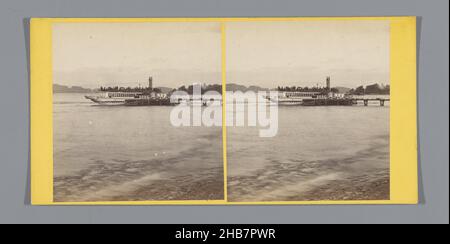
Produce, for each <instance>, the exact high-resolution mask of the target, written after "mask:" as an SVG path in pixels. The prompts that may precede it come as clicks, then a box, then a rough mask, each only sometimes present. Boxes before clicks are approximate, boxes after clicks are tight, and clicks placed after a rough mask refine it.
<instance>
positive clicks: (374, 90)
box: [348, 84, 391, 95]
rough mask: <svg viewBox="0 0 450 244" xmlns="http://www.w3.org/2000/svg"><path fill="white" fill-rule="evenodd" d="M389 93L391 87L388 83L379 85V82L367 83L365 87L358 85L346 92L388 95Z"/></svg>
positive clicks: (351, 93)
mask: <svg viewBox="0 0 450 244" xmlns="http://www.w3.org/2000/svg"><path fill="white" fill-rule="evenodd" d="M390 93H391V87H390V85H385V86H382V85H379V84H373V85H368V86H366V87H364V86H358V87H357V88H355V89H351V90H350V91H349V92H348V94H350V95H371V94H374V95H389V94H390Z"/></svg>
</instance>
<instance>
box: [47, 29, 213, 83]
mask: <svg viewBox="0 0 450 244" xmlns="http://www.w3.org/2000/svg"><path fill="white" fill-rule="evenodd" d="M53 68H54V79H53V80H54V83H57V84H61V85H68V86H73V85H76V86H83V87H87V88H98V87H100V86H116V85H117V86H132V87H135V86H139V84H140V85H142V86H146V85H147V84H148V83H147V80H148V77H149V76H153V83H154V86H155V87H158V86H165V87H171V88H174V87H179V86H181V85H189V84H192V83H194V82H201V83H218V84H220V83H221V25H220V23H198V22H197V23H186V22H183V23H60V24H55V25H54V27H53Z"/></svg>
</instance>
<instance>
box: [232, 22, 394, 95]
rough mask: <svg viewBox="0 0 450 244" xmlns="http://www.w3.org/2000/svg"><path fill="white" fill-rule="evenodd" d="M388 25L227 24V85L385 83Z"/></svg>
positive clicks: (356, 23)
mask: <svg viewBox="0 0 450 244" xmlns="http://www.w3.org/2000/svg"><path fill="white" fill-rule="evenodd" d="M389 26H390V25H389V22H388V21H360V20H357V21H347V20H345V21H344V20H340V21H301V22H243V23H241V22H236V23H227V27H226V28H227V49H226V50H227V81H228V82H233V83H238V84H242V85H247V86H248V85H258V86H262V87H265V88H274V87H277V86H286V85H289V86H302V87H303V86H315V85H316V84H317V83H319V85H320V86H325V79H326V77H327V76H331V82H332V86H344V87H349V88H354V87H356V86H359V85H368V84H372V83H384V84H389V57H390V27H389Z"/></svg>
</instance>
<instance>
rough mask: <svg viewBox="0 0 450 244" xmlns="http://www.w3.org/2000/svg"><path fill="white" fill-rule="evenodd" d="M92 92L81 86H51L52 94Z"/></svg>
mask: <svg viewBox="0 0 450 244" xmlns="http://www.w3.org/2000/svg"><path fill="white" fill-rule="evenodd" d="M89 92H92V90H91V89H87V88H83V87H81V86H72V87H69V86H63V85H58V84H53V93H89Z"/></svg>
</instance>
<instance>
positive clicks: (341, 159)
mask: <svg viewBox="0 0 450 244" xmlns="http://www.w3.org/2000/svg"><path fill="white" fill-rule="evenodd" d="M258 130H259V128H254V127H253V128H249V127H231V128H228V136H227V139H228V142H227V146H228V192H229V200H231V201H288V200H327V199H330V200H359V199H365V200H367V199H369V200H379V198H382V199H387V198H389V104H387V106H385V107H380V106H379V104H377V103H373V104H371V105H370V106H368V107H364V106H352V107H344V106H339V107H331V106H330V107H279V131H278V135H277V136H276V137H273V138H259V137H258Z"/></svg>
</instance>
